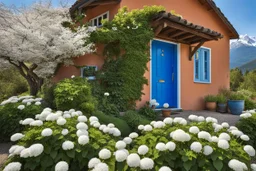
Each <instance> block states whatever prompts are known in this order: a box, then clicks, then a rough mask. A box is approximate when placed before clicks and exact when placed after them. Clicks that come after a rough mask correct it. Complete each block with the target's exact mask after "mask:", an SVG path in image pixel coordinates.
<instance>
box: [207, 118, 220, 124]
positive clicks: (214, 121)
mask: <svg viewBox="0 0 256 171" xmlns="http://www.w3.org/2000/svg"><path fill="white" fill-rule="evenodd" d="M205 120H206V122H212V123H218V120H217V119H215V118H213V117H207V118H206V119H205Z"/></svg>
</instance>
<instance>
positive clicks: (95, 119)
mask: <svg viewBox="0 0 256 171" xmlns="http://www.w3.org/2000/svg"><path fill="white" fill-rule="evenodd" d="M89 121H90V122H92V121H97V122H99V119H98V118H97V117H95V116H91V117H90V118H89Z"/></svg>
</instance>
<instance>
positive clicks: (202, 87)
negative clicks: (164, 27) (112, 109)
mask: <svg viewBox="0 0 256 171" xmlns="http://www.w3.org/2000/svg"><path fill="white" fill-rule="evenodd" d="M145 5H162V6H164V7H165V8H166V11H170V10H175V11H176V13H178V14H180V15H182V16H183V18H184V19H187V20H188V21H189V22H193V23H194V24H198V25H202V26H204V27H207V28H211V29H212V30H215V31H218V32H220V33H221V34H223V35H224V38H223V39H221V40H219V41H211V42H208V43H205V44H204V47H208V48H211V83H210V84H200V83H194V80H193V79H194V75H193V73H194V61H193V60H192V61H189V59H188V55H189V46H188V45H184V44H181V45H180V65H181V67H180V75H181V80H180V84H181V87H180V91H181V97H180V98H181V105H180V107H181V108H182V109H184V110H201V109H203V108H204V103H203V97H204V96H205V95H207V94H217V93H218V90H219V88H222V87H225V88H229V37H228V29H227V27H226V26H225V24H224V23H223V22H222V20H221V19H220V18H219V17H218V16H217V14H215V13H214V12H213V11H209V10H207V8H206V7H204V6H203V5H201V4H200V3H199V2H198V1H196V0H182V1H177V0H165V1H162V0H139V1H136V3H134V0H122V1H121V3H120V4H118V5H108V6H98V7H96V8H93V9H91V10H89V11H88V12H87V19H91V18H94V17H96V16H97V15H100V14H102V13H104V12H106V11H108V10H109V11H110V18H113V16H114V14H115V13H116V12H117V10H118V8H119V7H123V6H128V7H129V9H137V8H143V6H145ZM101 49H102V47H99V50H98V52H99V53H100V51H101ZM74 62H75V64H77V65H97V66H98V67H99V68H100V67H101V66H102V64H103V62H104V59H103V57H101V56H100V55H85V56H82V57H79V58H76V59H75V60H74ZM148 68H149V71H147V72H146V73H145V77H146V78H147V79H148V81H149V86H147V85H145V86H144V90H143V91H144V93H145V95H143V96H142V100H141V101H138V102H137V107H141V106H142V105H144V104H145V102H146V101H149V100H150V62H149V63H148ZM71 75H80V70H78V69H76V68H75V67H62V68H60V69H59V71H58V73H57V74H56V76H55V78H54V81H58V80H61V79H63V78H65V77H70V76H71Z"/></svg>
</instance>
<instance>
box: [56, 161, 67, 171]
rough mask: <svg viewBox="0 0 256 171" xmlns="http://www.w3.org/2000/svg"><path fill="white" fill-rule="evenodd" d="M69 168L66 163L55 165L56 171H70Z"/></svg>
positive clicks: (61, 162)
mask: <svg viewBox="0 0 256 171" xmlns="http://www.w3.org/2000/svg"><path fill="white" fill-rule="evenodd" d="M68 169H69V166H68V163H67V162H65V161H60V162H58V163H57V164H56V165H55V171H68Z"/></svg>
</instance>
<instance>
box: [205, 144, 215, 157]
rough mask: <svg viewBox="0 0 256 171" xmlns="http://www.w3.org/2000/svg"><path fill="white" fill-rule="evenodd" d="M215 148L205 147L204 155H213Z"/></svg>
mask: <svg viewBox="0 0 256 171" xmlns="http://www.w3.org/2000/svg"><path fill="white" fill-rule="evenodd" d="M212 152H213V148H212V147H211V146H209V145H206V146H204V155H206V156H208V155H210V154H212Z"/></svg>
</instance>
